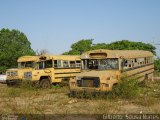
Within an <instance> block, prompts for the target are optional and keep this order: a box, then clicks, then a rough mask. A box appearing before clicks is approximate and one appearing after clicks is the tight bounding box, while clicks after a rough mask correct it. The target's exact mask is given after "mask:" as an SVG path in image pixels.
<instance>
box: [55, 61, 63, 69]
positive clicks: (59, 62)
mask: <svg viewBox="0 0 160 120" xmlns="http://www.w3.org/2000/svg"><path fill="white" fill-rule="evenodd" d="M54 67H55V68H60V67H62V64H61V60H54Z"/></svg>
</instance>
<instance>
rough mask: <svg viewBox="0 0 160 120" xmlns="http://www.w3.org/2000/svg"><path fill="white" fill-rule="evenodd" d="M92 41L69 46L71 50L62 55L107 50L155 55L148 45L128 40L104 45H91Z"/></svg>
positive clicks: (88, 40) (152, 48)
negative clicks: (135, 51) (139, 51)
mask: <svg viewBox="0 0 160 120" xmlns="http://www.w3.org/2000/svg"><path fill="white" fill-rule="evenodd" d="M92 42H93V39H87V40H80V41H78V42H77V43H74V44H72V45H71V48H72V49H71V50H70V51H69V52H65V53H63V54H67V55H68V54H70V55H79V54H80V51H83V52H86V51H89V50H96V49H109V50H146V51H150V52H152V53H153V54H155V55H156V52H155V49H156V48H155V47H154V46H153V45H151V44H148V43H142V42H134V41H129V40H121V41H116V42H112V43H109V44H106V43H97V44H93V43H92Z"/></svg>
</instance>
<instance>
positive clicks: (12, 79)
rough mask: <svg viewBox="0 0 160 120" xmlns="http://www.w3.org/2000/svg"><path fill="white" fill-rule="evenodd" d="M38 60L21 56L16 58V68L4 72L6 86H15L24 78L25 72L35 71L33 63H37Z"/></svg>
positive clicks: (33, 57)
mask: <svg viewBox="0 0 160 120" xmlns="http://www.w3.org/2000/svg"><path fill="white" fill-rule="evenodd" d="M38 58H39V57H38V56H22V57H20V58H18V60H17V62H18V68H12V69H8V70H7V71H6V75H7V80H6V83H7V85H8V86H11V85H16V84H18V83H19V82H21V80H23V79H24V78H25V75H24V73H25V72H27V71H32V69H35V61H37V59H38Z"/></svg>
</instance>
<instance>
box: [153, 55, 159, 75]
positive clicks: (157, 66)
mask: <svg viewBox="0 0 160 120" xmlns="http://www.w3.org/2000/svg"><path fill="white" fill-rule="evenodd" d="M154 66H155V70H157V71H159V72H160V58H157V59H156V60H155V61H154Z"/></svg>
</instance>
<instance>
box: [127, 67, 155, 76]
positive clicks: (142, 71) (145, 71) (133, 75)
mask: <svg viewBox="0 0 160 120" xmlns="http://www.w3.org/2000/svg"><path fill="white" fill-rule="evenodd" d="M152 69H153V70H154V68H150V69H147V70H143V71H140V72H137V73H134V74H132V75H129V76H128V77H131V76H135V75H137V74H140V73H143V72H146V71H149V70H152Z"/></svg>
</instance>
